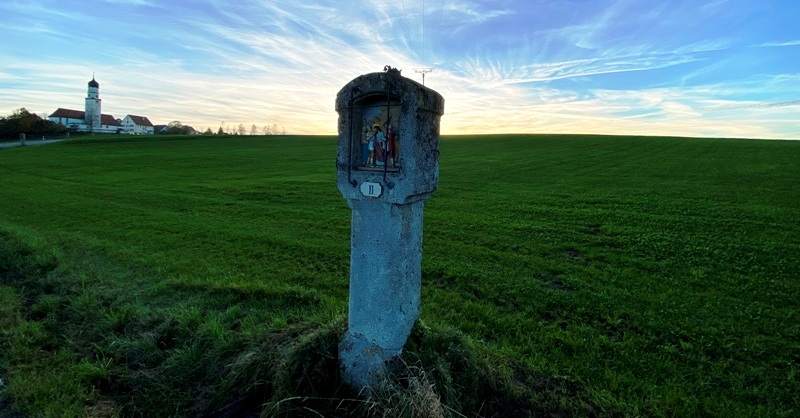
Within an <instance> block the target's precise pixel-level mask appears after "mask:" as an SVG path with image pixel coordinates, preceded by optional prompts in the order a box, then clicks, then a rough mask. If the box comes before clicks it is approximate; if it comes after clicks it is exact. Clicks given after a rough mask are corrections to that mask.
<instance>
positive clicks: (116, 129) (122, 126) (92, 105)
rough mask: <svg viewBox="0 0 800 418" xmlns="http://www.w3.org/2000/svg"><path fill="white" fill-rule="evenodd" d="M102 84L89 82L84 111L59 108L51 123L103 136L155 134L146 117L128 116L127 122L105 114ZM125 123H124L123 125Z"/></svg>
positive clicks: (94, 81) (51, 117) (93, 81)
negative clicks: (101, 96)
mask: <svg viewBox="0 0 800 418" xmlns="http://www.w3.org/2000/svg"><path fill="white" fill-rule="evenodd" d="M101 106H102V100H101V99H100V83H98V82H97V81H96V80H95V79H94V76H92V81H90V82H89V92H88V94H87V96H86V100H85V105H84V111H83V112H81V111H80V110H72V109H64V108H61V107H59V108H58V109H56V111H55V112H53V114H52V115H50V116H49V117H48V119H49V120H50V121H51V122H55V123H60V124H62V125H64V126H66V127H67V128H70V129H74V130H76V131H78V132H91V133H103V134H118V133H127V134H136V135H140V134H151V135H152V134H153V124H152V123H150V120H148V119H147V118H146V117H144V116H133V115H128V116H126V117H125V120H124V121H122V120H120V119H116V118H115V117H114V116H112V115H108V114H103V113H102V110H101ZM123 122H124V123H123Z"/></svg>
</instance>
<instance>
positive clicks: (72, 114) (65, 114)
mask: <svg viewBox="0 0 800 418" xmlns="http://www.w3.org/2000/svg"><path fill="white" fill-rule="evenodd" d="M50 117H51V118H70V119H85V118H86V112H81V111H80V110H72V109H64V108H61V107H59V108H58V109H56V111H55V112H53V114H52V115H50ZM100 124H101V125H110V126H122V125H120V123H119V121H117V120H116V119H115V118H114V116H111V115H107V114H105V113H103V114H102V115H101V116H100Z"/></svg>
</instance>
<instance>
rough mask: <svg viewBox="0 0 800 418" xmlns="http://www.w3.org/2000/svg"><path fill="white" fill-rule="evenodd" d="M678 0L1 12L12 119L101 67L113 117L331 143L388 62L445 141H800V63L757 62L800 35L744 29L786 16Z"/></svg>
mask: <svg viewBox="0 0 800 418" xmlns="http://www.w3.org/2000/svg"><path fill="white" fill-rule="evenodd" d="M676 1H677V3H670V4H671V5H672V7H666V6H665V3H663V2H657V1H655V0H645V1H644V2H643V1H632V0H598V1H596V2H595V1H593V2H585V4H584V3H582V5H581V7H574V2H572V1H568V0H548V1H538V0H537V1H530V0H508V1H504V2H502V4H501V5H498V4H497V3H491V2H483V1H468V0H448V1H442V2H435V1H428V2H426V3H425V9H424V10H423V7H422V6H423V1H422V0H406V1H403V2H397V1H390V0H376V1H372V2H362V3H354V2H338V1H334V0H317V1H313V2H295V1H289V0H275V1H269V2H265V1H259V2H224V1H222V0H206V1H197V2H188V3H183V2H182V3H175V4H173V3H169V4H164V3H154V2H151V1H145V0H106V1H104V2H98V3H92V5H91V6H81V5H74V7H71V8H64V7H59V4H60V3H58V2H55V1H49V0H42V1H41V2H38V3H31V4H26V3H18V2H6V3H2V4H0V13H3V14H4V16H7V17H6V20H7V21H8V22H9V24H8V25H5V26H3V27H2V28H0V37H2V39H4V40H9V41H7V42H4V43H3V44H2V45H0V90H2V94H0V113H10V112H11V110H13V109H15V108H18V107H21V106H26V107H28V108H29V109H31V110H33V111H36V112H39V113H50V112H52V111H53V110H55V108H57V107H70V108H76V109H81V108H82V106H83V97H84V96H85V94H86V91H85V90H86V82H87V81H88V80H89V78H90V77H91V73H92V72H96V73H97V79H98V81H99V82H100V84H101V97H102V98H103V109H104V112H105V113H111V114H114V115H115V116H117V117H122V116H124V115H125V114H128V113H131V114H140V115H145V116H148V117H150V119H151V120H153V121H154V122H156V123H166V122H169V121H171V120H180V121H181V122H183V123H186V124H190V125H192V126H195V127H196V128H198V129H205V128H206V127H211V128H212V129H213V130H216V128H217V127H218V126H219V124H220V123H221V122H224V124H230V125H234V126H236V125H238V124H239V123H243V124H245V125H246V126H249V125H251V124H256V125H258V126H261V125H263V124H272V123H277V124H279V125H283V126H284V127H285V128H286V129H287V131H290V132H294V133H323V134H333V133H335V129H336V126H337V125H336V118H337V115H336V113H335V111H334V109H333V101H334V98H335V95H336V93H337V92H338V90H339V89H340V88H341V87H342V86H343V85H345V84H346V83H347V82H348V81H350V80H351V79H352V78H354V77H356V76H358V75H360V74H364V73H368V72H374V71H380V70H381V69H382V68H383V66H384V65H386V64H389V65H392V66H395V67H399V68H401V69H403V70H404V71H403V74H404V75H405V76H407V77H410V78H415V79H417V80H418V81H420V80H419V76H418V74H416V73H414V71H413V70H414V68H417V67H422V66H430V65H432V64H431V63H435V64H434V65H435V66H436V70H435V72H434V73H432V74H430V75H429V76H428V78H427V79H426V82H427V84H428V86H430V87H432V88H434V89H436V90H437V91H439V92H440V93H442V94H443V95H444V96H445V99H446V109H445V112H446V114H445V116H444V117H443V119H442V132H443V133H445V134H450V133H500V132H562V133H563V132H567V133H568V132H575V133H609V134H613V133H631V134H665V135H687V136H692V135H702V136H705V135H708V136H745V137H746V136H751V137H769V138H776V137H778V138H800V132H798V131H800V127H799V126H798V123H797V120H800V110H799V109H798V101H800V97H798V95H797V94H796V93H793V92H795V91H796V90H797V89H796V86H797V85H798V84H797V83H798V82H800V79H798V78H800V76H798V74H800V65H798V64H792V63H791V62H789V60H785V62H784V61H781V60H777V61H776V60H774V59H773V60H772V61H770V60H768V59H759V58H763V57H764V56H763V55H759V54H763V53H767V52H768V51H769V50H770V49H771V48H767V47H792V46H796V45H800V40H792V39H796V34H794V35H787V34H786V33H779V32H777V31H778V29H774V30H773V28H766V29H764V30H767V29H769V30H773V32H769V33H761V34H753V33H751V32H752V30H753V29H752V27H748V26H746V25H739V26H737V25H731V22H734V23H735V22H743V20H742V19H745V18H744V17H742V16H744V14H743V12H740V11H738V10H741V9H744V10H746V11H747V12H752V13H765V14H766V15H765V16H764V17H762V19H767V20H768V19H770V18H773V19H777V15H775V14H774V13H773V14H769V13H772V12H770V11H769V10H767V11H764V10H766V9H763V8H762V9H758V8H755V7H756V6H752V5H750V3H747V2H746V1H745V0H719V1H716V2H713V3H708V2H706V3H704V5H702V6H697V5H695V2H693V1H690V0H676ZM779 1H783V0H779ZM792 4H793V3H792ZM754 8H755V9H754ZM121 9H125V10H126V11H128V12H129V13H126V14H123V13H119V11H120V10H121ZM157 16H169V19H170V20H169V24H165V23H164V21H163V20H160V19H158V18H157ZM775 26H776V27H777V25H775ZM85 28H91V30H85ZM717 34H722V35H717ZM765 39H789V41H777V42H764V40H765ZM743 45H758V46H762V47H764V48H741V46H743ZM41 51H47V53H46V54H43V53H41ZM744 54H747V55H744ZM773 54H775V55H780V54H776V53H775V52H773ZM760 62H764V63H765V64H763V68H762V67H760V66H758V63H760ZM767 63H772V64H771V65H768V64H767ZM776 63H777V64H776ZM778 64H780V65H778Z"/></svg>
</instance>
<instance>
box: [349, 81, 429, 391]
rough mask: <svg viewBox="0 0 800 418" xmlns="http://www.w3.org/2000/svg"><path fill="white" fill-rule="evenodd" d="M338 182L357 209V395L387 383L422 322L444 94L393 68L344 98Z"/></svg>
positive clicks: (353, 363) (353, 304)
mask: <svg viewBox="0 0 800 418" xmlns="http://www.w3.org/2000/svg"><path fill="white" fill-rule="evenodd" d="M336 111H337V112H338V113H339V142H338V152H337V156H336V168H337V183H338V186H339V190H340V191H341V192H342V195H343V196H344V198H345V199H347V202H348V204H349V205H350V208H351V209H352V221H351V235H350V304H349V315H348V329H347V332H346V334H345V336H344V338H343V339H342V341H341V343H340V344H339V362H340V367H341V371H342V378H343V379H344V381H345V383H347V384H348V385H350V387H352V388H353V389H355V390H361V389H363V388H365V387H372V386H374V385H375V384H377V383H378V382H379V379H380V377H381V375H382V374H383V373H384V370H385V367H386V365H387V363H388V362H390V361H391V360H393V359H395V358H396V357H397V356H399V355H400V354H401V353H402V351H403V346H404V345H405V343H406V340H407V339H408V336H409V334H410V333H411V327H412V326H413V325H414V322H415V321H416V320H417V317H418V316H419V304H420V281H421V275H422V220H423V217H422V212H423V208H424V206H425V200H426V199H427V198H428V197H429V196H430V195H431V193H433V192H434V191H435V190H436V188H437V186H438V182H439V120H440V118H441V115H442V114H443V113H444V99H443V98H442V96H441V95H439V94H438V93H437V92H435V91H433V90H431V89H429V88H426V87H424V86H423V85H422V84H419V83H417V82H415V81H413V80H409V79H407V78H405V77H403V76H401V75H400V71H398V70H396V69H393V68H390V67H389V66H387V67H385V68H384V72H382V73H371V74H365V75H362V76H360V77H358V78H356V79H354V80H353V81H351V82H350V83H348V84H347V85H346V86H344V88H342V90H341V91H339V93H338V94H337V96H336Z"/></svg>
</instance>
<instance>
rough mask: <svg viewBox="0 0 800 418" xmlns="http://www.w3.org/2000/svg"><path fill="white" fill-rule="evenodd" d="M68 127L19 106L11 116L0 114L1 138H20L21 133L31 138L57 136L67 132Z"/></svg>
mask: <svg viewBox="0 0 800 418" xmlns="http://www.w3.org/2000/svg"><path fill="white" fill-rule="evenodd" d="M67 131H68V130H67V128H66V127H65V126H63V125H61V124H58V123H54V122H51V121H49V120H47V119H43V118H41V117H39V115H37V114H35V113H31V112H29V111H28V109H25V108H24V107H23V108H19V109H17V110H15V111H14V112H13V113H11V115H9V116H0V139H19V137H20V134H23V133H24V134H25V135H26V136H30V137H31V138H37V137H39V136H55V135H63V134H65V133H67Z"/></svg>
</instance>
